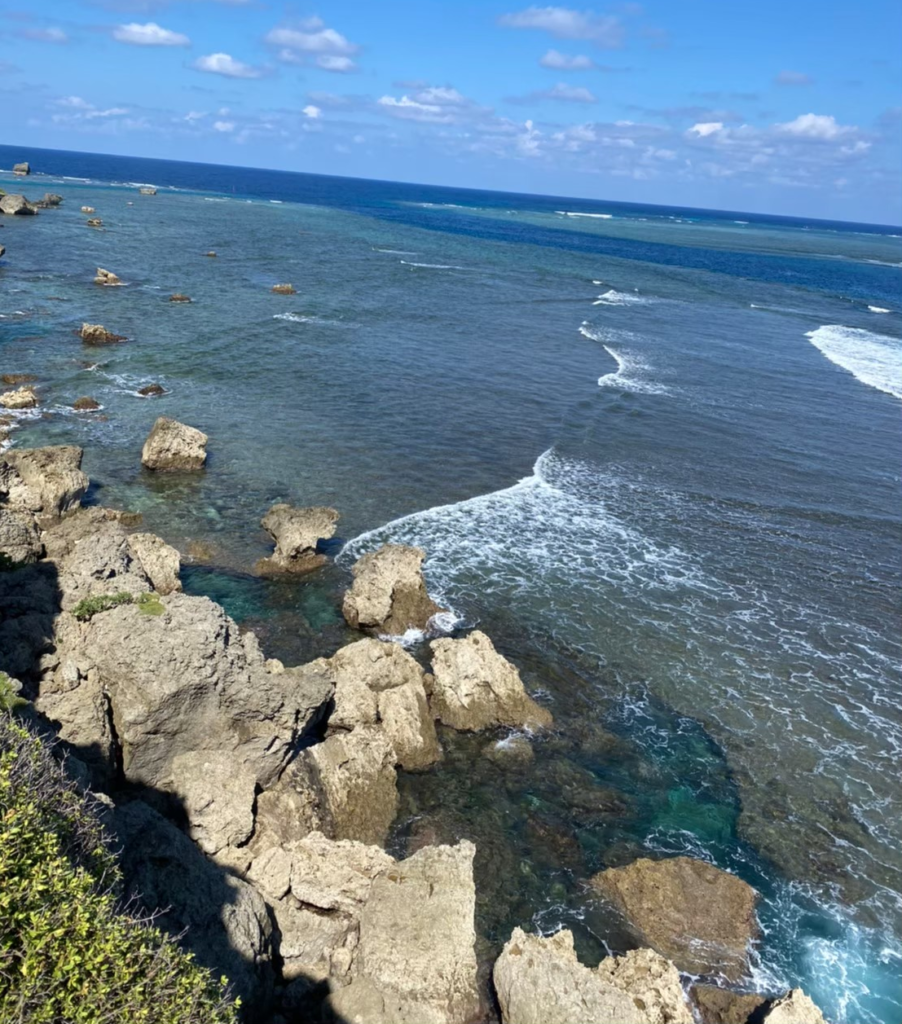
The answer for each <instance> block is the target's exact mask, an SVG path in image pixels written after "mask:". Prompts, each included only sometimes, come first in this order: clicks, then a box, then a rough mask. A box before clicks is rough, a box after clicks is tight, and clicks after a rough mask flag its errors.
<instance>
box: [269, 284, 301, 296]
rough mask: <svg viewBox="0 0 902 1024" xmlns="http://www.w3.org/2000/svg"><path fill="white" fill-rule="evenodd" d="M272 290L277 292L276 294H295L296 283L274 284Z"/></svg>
mask: <svg viewBox="0 0 902 1024" xmlns="http://www.w3.org/2000/svg"><path fill="white" fill-rule="evenodd" d="M270 290H271V291H273V292H275V293H276V295H294V294H295V289H294V285H291V284H274V285H273V286H272V288H271V289H270Z"/></svg>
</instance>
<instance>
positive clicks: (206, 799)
mask: <svg viewBox="0 0 902 1024" xmlns="http://www.w3.org/2000/svg"><path fill="white" fill-rule="evenodd" d="M255 787H256V779H255V777H254V775H253V774H252V773H251V772H250V771H248V770H247V769H246V768H245V767H243V766H242V765H240V764H236V763H235V758H234V756H233V755H232V754H231V753H225V752H223V751H218V750H203V751H198V750H192V751H187V752H186V753H184V754H177V755H176V756H175V757H174V758H173V759H172V762H171V772H170V776H169V778H168V779H166V780H165V781H164V782H163V783H162V784H161V788H163V789H165V790H166V791H168V792H170V793H173V794H175V796H177V797H178V798H179V799H180V802H181V809H182V810H183V811H184V813H185V816H186V817H187V819H188V835H189V836H191V838H192V839H193V840H194V841H195V842H196V843H197V845H198V846H199V847H200V848H201V849H202V850H203V851H204V853H206V854H208V855H209V856H211V857H215V855H216V854H217V853H218V852H219V851H220V850H222V849H224V848H225V847H228V846H239V845H240V844H241V843H244V842H246V841H247V839H248V838H249V837H250V834H251V832H252V831H253V829H254V790H255Z"/></svg>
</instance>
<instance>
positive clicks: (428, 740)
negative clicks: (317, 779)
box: [311, 640, 442, 771]
mask: <svg viewBox="0 0 902 1024" xmlns="http://www.w3.org/2000/svg"><path fill="white" fill-rule="evenodd" d="M314 665H319V666H321V667H322V671H324V672H325V673H326V675H327V676H328V678H329V679H331V680H332V683H333V685H334V687H335V696H334V697H333V703H334V706H333V710H332V713H331V714H330V716H329V732H330V733H333V732H341V731H349V730H352V729H355V728H356V727H358V726H360V725H367V726H378V727H379V728H381V729H382V732H383V733H384V734H385V736H386V738H387V739H388V740H389V742H390V743H391V745H392V747H393V748H394V751H395V762H396V763H397V764H400V765H401V767H402V768H405V769H407V770H408V771H417V770H419V769H422V768H428V767H429V766H430V765H432V764H435V762H436V761H438V760H439V759H440V758H441V756H442V750H441V747H440V746H439V742H438V737H437V736H436V733H435V722H434V721H433V718H432V714H431V713H430V711H429V706H428V703H427V700H426V690H425V686H424V680H425V673H424V672H423V670H422V669H421V668H420V666H419V665H418V664H417V662H416V660H415V659H414V658H412V657H411V656H410V655H409V654H408V653H407V651H405V650H404V649H403V648H402V647H400V646H399V645H398V644H393V643H383V642H382V641H380V640H360V641H359V642H358V643H356V644H350V645H348V646H347V647H342V648H341V650H339V651H338V652H337V653H336V654H335V655H333V656H332V657H331V658H329V659H328V660H327V659H323V660H322V661H320V662H314ZM311 667H312V666H311Z"/></svg>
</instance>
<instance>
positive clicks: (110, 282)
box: [94, 267, 122, 287]
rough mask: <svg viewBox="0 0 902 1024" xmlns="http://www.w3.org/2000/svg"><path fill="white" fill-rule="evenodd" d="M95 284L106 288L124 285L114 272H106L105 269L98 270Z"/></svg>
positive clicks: (99, 268)
mask: <svg viewBox="0 0 902 1024" xmlns="http://www.w3.org/2000/svg"><path fill="white" fill-rule="evenodd" d="M94 284H102V285H104V286H105V287H110V286H113V287H115V286H116V285H120V284H122V282H121V281H120V280H119V278H118V276H117V275H116V274H114V273H113V272H112V270H104V269H103V267H98V268H97V274H96V276H95V277H94Z"/></svg>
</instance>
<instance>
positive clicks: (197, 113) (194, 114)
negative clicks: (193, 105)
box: [185, 110, 207, 123]
mask: <svg viewBox="0 0 902 1024" xmlns="http://www.w3.org/2000/svg"><path fill="white" fill-rule="evenodd" d="M206 116H207V112H206V111H205V110H189V111H188V113H187V114H185V120H186V121H188V122H189V123H190V122H194V121H200V120H201V119H202V118H204V117H206Z"/></svg>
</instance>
